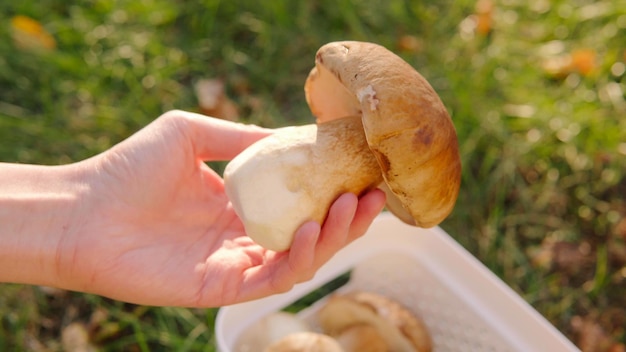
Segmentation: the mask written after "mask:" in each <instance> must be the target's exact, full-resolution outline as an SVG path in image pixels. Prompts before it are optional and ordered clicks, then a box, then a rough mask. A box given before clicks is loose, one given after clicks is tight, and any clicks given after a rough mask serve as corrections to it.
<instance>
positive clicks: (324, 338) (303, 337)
mask: <svg viewBox="0 0 626 352" xmlns="http://www.w3.org/2000/svg"><path fill="white" fill-rule="evenodd" d="M264 351H265V352H343V351H344V350H343V349H342V348H341V345H339V343H338V342H337V341H336V340H335V339H333V338H332V337H330V336H328V335H324V334H320V333H316V332H311V331H309V332H299V333H294V334H290V335H287V336H285V337H283V338H282V339H280V340H278V341H276V342H274V343H273V344H271V345H270V346H268V347H267V348H266V349H265V350H264Z"/></svg>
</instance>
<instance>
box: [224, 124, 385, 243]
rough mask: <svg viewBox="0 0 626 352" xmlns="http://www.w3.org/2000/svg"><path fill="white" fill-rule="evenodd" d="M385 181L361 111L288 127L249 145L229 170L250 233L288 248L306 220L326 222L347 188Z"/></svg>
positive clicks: (232, 193)
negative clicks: (357, 113) (324, 120)
mask: <svg viewBox="0 0 626 352" xmlns="http://www.w3.org/2000/svg"><path fill="white" fill-rule="evenodd" d="M380 182H382V175H381V172H380V168H379V166H378V163H377V161H376V159H375V157H374V155H373V154H372V153H371V152H370V150H369V147H368V144H367V141H366V139H365V134H364V132H363V126H362V124H361V117H360V116H352V117H346V118H342V119H338V120H333V121H329V122H327V123H323V124H320V125H314V124H311V125H304V126H298V127H287V128H283V129H280V130H278V131H277V132H276V133H275V134H273V135H271V136H269V137H266V138H264V139H262V140H260V141H258V142H257V143H255V144H253V145H252V146H250V147H249V148H248V149H246V150H245V151H244V152H242V153H241V154H240V155H238V156H237V157H236V158H235V159H233V160H232V161H231V162H230V163H229V164H228V165H227V167H226V170H225V171H224V183H225V187H226V194H227V195H228V197H229V198H230V200H231V202H232V204H233V208H234V210H235V212H236V213H237V215H238V216H239V217H240V219H241V220H242V221H243V224H244V227H245V230H246V233H247V234H248V236H250V237H251V238H252V239H253V240H254V241H255V242H257V243H258V244H260V245H261V246H263V247H265V248H267V249H271V250H275V251H283V250H286V249H288V248H289V247H290V246H291V243H292V241H293V236H294V235H295V232H296V230H297V229H298V228H299V227H300V226H301V225H302V224H303V223H305V222H306V221H309V220H313V221H317V222H319V223H320V224H321V223H323V222H324V219H325V218H326V214H327V213H328V209H329V208H330V205H331V204H332V203H333V202H334V201H335V199H337V197H339V196H340V195H341V194H343V193H347V192H351V193H354V194H356V195H360V194H362V193H363V192H365V191H367V190H369V189H373V188H375V187H376V186H377V185H378V184H379V183H380Z"/></svg>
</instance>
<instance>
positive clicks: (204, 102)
mask: <svg viewBox="0 0 626 352" xmlns="http://www.w3.org/2000/svg"><path fill="white" fill-rule="evenodd" d="M194 89H195V92H196V96H197V98H198V105H199V107H200V111H201V112H202V113H203V114H205V115H208V116H212V117H217V118H220V119H224V120H229V121H237V120H238V119H239V111H238V109H237V105H236V104H235V103H234V102H233V101H232V100H230V99H229V98H228V97H227V96H226V92H225V88H224V82H222V81H221V80H218V79H201V80H199V81H198V82H196V84H195V85H194Z"/></svg>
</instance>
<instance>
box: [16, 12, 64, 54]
mask: <svg viewBox="0 0 626 352" xmlns="http://www.w3.org/2000/svg"><path fill="white" fill-rule="evenodd" d="M11 34H12V37H13V41H14V42H15V45H16V46H17V47H18V48H21V49H26V50H31V49H35V50H41V49H43V50H52V49H54V48H56V41H55V40H54V37H53V36H52V35H51V34H50V33H48V32H47V31H46V30H45V29H44V28H43V26H42V25H41V23H39V22H37V21H36V20H34V19H32V18H30V17H27V16H22V15H17V16H14V17H13V18H11Z"/></svg>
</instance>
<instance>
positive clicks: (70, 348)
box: [61, 322, 96, 352]
mask: <svg viewBox="0 0 626 352" xmlns="http://www.w3.org/2000/svg"><path fill="white" fill-rule="evenodd" d="M61 344H62V346H63V350H64V351H66V352H95V351H96V348H95V347H94V346H93V345H92V344H91V343H90V341H89V333H88V332H87V327H85V325H83V324H81V323H76V322H74V323H70V324H69V325H67V326H66V327H65V328H63V331H62V332H61Z"/></svg>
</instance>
